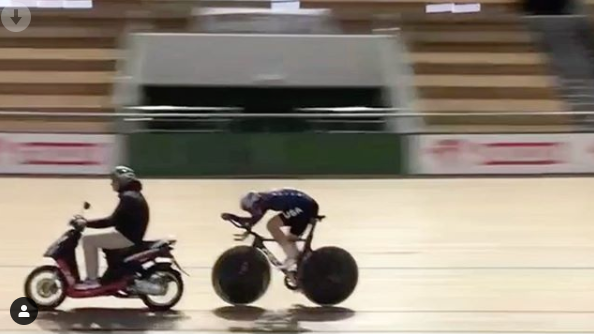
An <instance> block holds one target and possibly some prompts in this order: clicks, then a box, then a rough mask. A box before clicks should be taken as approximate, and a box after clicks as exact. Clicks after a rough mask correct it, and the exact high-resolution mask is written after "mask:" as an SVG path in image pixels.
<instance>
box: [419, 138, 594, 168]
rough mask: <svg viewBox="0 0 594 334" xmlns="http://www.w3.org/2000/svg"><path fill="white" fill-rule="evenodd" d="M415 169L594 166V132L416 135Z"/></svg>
mask: <svg viewBox="0 0 594 334" xmlns="http://www.w3.org/2000/svg"><path fill="white" fill-rule="evenodd" d="M409 144H410V152H411V153H410V157H409V158H410V160H409V161H410V164H411V165H410V170H411V172H412V173H413V174H555V173H559V174H567V173H590V172H594V134H589V133H588V134H579V133H577V134H492V135H491V134H489V135H487V134H485V135H479V134H476V135H475V134H451V135H450V134H446V135H441V134H440V135H419V136H413V137H412V138H411V140H410V141H409Z"/></svg>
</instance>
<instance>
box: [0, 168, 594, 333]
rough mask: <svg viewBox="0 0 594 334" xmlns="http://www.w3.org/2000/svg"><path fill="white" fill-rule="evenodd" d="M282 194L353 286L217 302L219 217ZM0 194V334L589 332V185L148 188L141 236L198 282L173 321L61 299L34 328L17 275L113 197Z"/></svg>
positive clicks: (18, 190) (73, 191) (94, 190)
mask: <svg viewBox="0 0 594 334" xmlns="http://www.w3.org/2000/svg"><path fill="white" fill-rule="evenodd" d="M280 186H288V187H298V188H301V189H304V190H306V191H307V192H309V193H311V194H312V195H313V196H315V197H316V198H317V199H319V201H320V202H321V208H322V212H323V214H326V215H327V216H328V218H327V219H326V220H325V221H324V222H323V223H321V224H320V226H319V228H318V233H317V235H316V239H315V240H314V247H316V246H318V247H319V246H321V245H337V246H341V247H344V248H346V249H348V250H349V251H350V252H352V254H353V255H354V256H355V257H356V259H357V260H358V263H359V266H360V283H359V286H358V288H357V290H356V291H355V293H354V295H353V296H351V298H350V299H348V300H347V301H346V302H345V303H343V304H342V305H340V306H338V307H335V308H328V309H321V308H316V307H315V306H313V305H312V304H310V303H309V302H308V301H307V300H306V299H305V297H303V296H301V295H299V294H295V293H293V292H290V291H288V290H286V289H285V288H284V286H283V285H282V277H281V276H280V274H279V273H276V274H275V275H274V277H273V282H272V284H271V286H270V289H269V291H268V292H267V294H266V295H265V296H264V297H263V298H262V299H261V300H259V301H258V302H257V303H256V304H254V305H253V306H251V307H243V308H232V307H229V306H227V305H226V304H225V303H224V302H222V301H221V300H219V298H218V297H217V296H216V295H215V293H214V292H213V290H212V288H211V285H210V268H211V266H212V264H213V263H214V261H215V259H216V257H217V256H218V255H219V254H220V253H221V252H223V251H224V250H225V249H227V248H228V247H231V246H233V245H235V244H237V242H235V241H233V237H232V234H233V233H235V232H236V230H235V229H234V228H233V227H232V226H231V225H228V224H227V223H225V222H222V221H221V220H220V219H219V214H220V212H223V211H228V210H233V211H237V200H238V197H239V196H240V195H241V194H242V193H243V192H244V191H246V190H249V189H268V188H274V187H280ZM0 189H1V190H0V207H1V212H2V216H3V217H2V218H3V219H2V224H3V229H2V233H1V235H0V254H1V256H0V279H1V282H2V284H1V285H0V300H2V302H3V306H2V307H3V308H2V310H3V312H2V313H1V319H0V330H1V331H52V332H64V331H66V330H84V329H98V328H102V329H106V330H109V329H117V330H126V329H127V330H134V331H140V332H148V331H163V330H167V331H182V330H183V331H202V332H214V331H218V332H221V331H241V330H245V331H263V330H265V331H271V332H274V331H279V332H280V331H283V332H286V331H308V332H336V333H340V332H345V333H346V332H392V333H395V332H398V333H401V332H416V333H419V332H450V333H456V332H472V333H478V332H490V333H496V332H510V333H511V332H514V333H518V332H531V333H535V332H548V333H551V332H553V333H558V332H594V207H593V204H592V203H593V199H594V197H593V195H592V194H594V192H593V189H594V180H591V179H586V178H583V179H569V178H559V179H544V178H543V179H468V180H461V179H449V180H327V181H320V180H315V181H314V180H224V181H223V180H200V181H198V180H196V181H191V180H190V181H189V180H150V181H145V193H146V196H147V197H148V199H149V200H150V203H151V206H152V214H153V215H152V218H153V219H152V225H151V227H150V230H149V238H156V237H160V236H167V235H169V234H174V235H176V236H177V237H178V239H179V243H178V245H177V250H176V251H177V252H176V253H177V257H178V259H179V260H180V262H181V264H182V266H185V268H186V269H187V270H188V271H189V273H190V275H191V277H185V279H186V295H185V297H184V298H183V299H182V301H181V302H180V304H178V306H177V308H176V312H171V313H169V314H162V315H158V314H157V315H155V314H151V313H147V312H145V311H143V305H142V303H141V302H140V301H122V300H118V299H115V298H102V299H86V300H67V301H66V302H65V303H64V304H63V305H62V307H60V310H59V311H58V312H54V313H40V314H39V316H38V318H37V320H36V321H35V322H34V323H33V324H31V325H29V326H20V325H17V324H16V323H14V322H13V321H12V320H11V319H10V316H9V312H8V309H9V307H10V304H11V303H12V301H13V300H14V299H16V298H18V297H22V290H23V289H22V284H23V281H24V278H25V276H26V275H27V274H28V272H29V271H30V270H31V269H32V268H33V267H34V266H35V265H38V264H40V263H43V262H44V261H43V260H42V258H41V254H42V252H43V251H44V250H45V248H46V247H47V246H48V245H49V244H50V242H52V241H53V240H54V239H55V238H57V237H58V236H59V234H60V233H62V232H63V231H64V229H65V228H66V223H67V221H68V219H69V218H70V217H71V215H72V214H75V213H77V212H78V210H79V207H80V205H81V203H82V202H83V201H84V200H88V201H90V202H91V203H92V204H93V209H92V210H91V211H90V212H89V216H92V217H95V216H99V215H104V214H108V213H110V211H111V210H112V209H113V207H114V205H115V203H116V196H115V194H113V193H111V192H110V188H109V181H107V180H99V179H95V180H83V179H27V178H3V179H0ZM258 229H259V230H260V231H264V226H263V224H262V225H261V226H259V228H258ZM275 250H276V251H278V248H275ZM79 255H81V254H80V253H79ZM79 265H82V261H80V258H79Z"/></svg>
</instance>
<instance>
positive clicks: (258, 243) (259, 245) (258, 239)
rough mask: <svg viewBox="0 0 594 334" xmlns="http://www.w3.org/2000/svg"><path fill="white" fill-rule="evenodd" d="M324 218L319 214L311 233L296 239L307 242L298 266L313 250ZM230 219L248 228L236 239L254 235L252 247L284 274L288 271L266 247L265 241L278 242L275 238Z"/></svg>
mask: <svg viewBox="0 0 594 334" xmlns="http://www.w3.org/2000/svg"><path fill="white" fill-rule="evenodd" d="M324 218H326V217H325V216H317V217H316V218H315V219H314V221H313V222H312V223H311V224H310V225H311V226H310V229H309V233H308V234H307V237H305V238H299V239H297V240H295V241H296V242H305V244H304V246H303V250H302V251H301V252H300V253H299V258H298V259H297V267H299V265H300V264H301V261H302V259H303V258H304V256H305V255H307V253H309V252H310V251H311V243H312V240H313V236H314V231H315V228H316V225H317V223H318V222H319V221H321V220H323V219H324ZM229 221H230V222H231V223H232V224H233V225H235V226H236V227H238V228H241V229H244V230H246V231H245V232H244V233H243V234H242V235H240V236H237V237H236V238H235V240H236V241H243V240H245V239H246V238H247V237H248V236H250V235H252V236H253V237H254V241H253V242H252V247H254V248H256V249H258V250H260V251H261V252H262V253H263V254H264V255H265V256H266V257H267V258H268V261H270V263H272V265H273V266H275V267H276V268H277V269H279V270H281V271H282V272H283V273H284V274H287V273H288V272H287V271H286V270H284V269H280V267H281V266H282V263H281V262H280V261H279V260H278V259H277V258H276V256H274V254H272V252H271V251H270V250H269V249H268V248H267V247H266V245H264V243H265V242H276V240H274V239H273V238H264V237H263V236H261V235H259V234H258V233H256V232H254V231H252V229H251V228H250V227H246V226H243V225H241V224H240V223H238V222H236V221H233V220H229Z"/></svg>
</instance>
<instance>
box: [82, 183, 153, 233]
mask: <svg viewBox="0 0 594 334" xmlns="http://www.w3.org/2000/svg"><path fill="white" fill-rule="evenodd" d="M141 190H142V184H141V183H140V182H139V181H134V182H131V183H130V185H129V186H128V187H127V188H125V189H122V190H121V191H120V192H119V195H118V196H119V198H120V202H119V203H118V206H117V207H116V208H115V211H114V212H113V213H112V214H111V216H109V217H107V218H103V219H95V220H89V221H88V222H87V227H90V228H107V227H112V226H113V227H115V229H116V230H117V231H119V232H120V233H121V234H122V235H123V236H125V237H126V238H128V240H130V241H132V242H134V243H135V244H140V243H141V242H142V239H143V238H144V234H145V233H146V229H147V227H148V223H149V206H148V203H147V202H146V200H145V199H144V196H143V195H142V193H141Z"/></svg>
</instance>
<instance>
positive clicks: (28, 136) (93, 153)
mask: <svg viewBox="0 0 594 334" xmlns="http://www.w3.org/2000/svg"><path fill="white" fill-rule="evenodd" d="M116 139H117V137H116V136H115V135H94V134H37V133H0V174H39V175H47V174H52V175H55V174H60V175H102V174H107V173H109V170H110V169H111V168H112V167H113V166H114V165H115V163H116V161H117V159H118V151H117V145H116V143H117V140H116Z"/></svg>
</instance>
